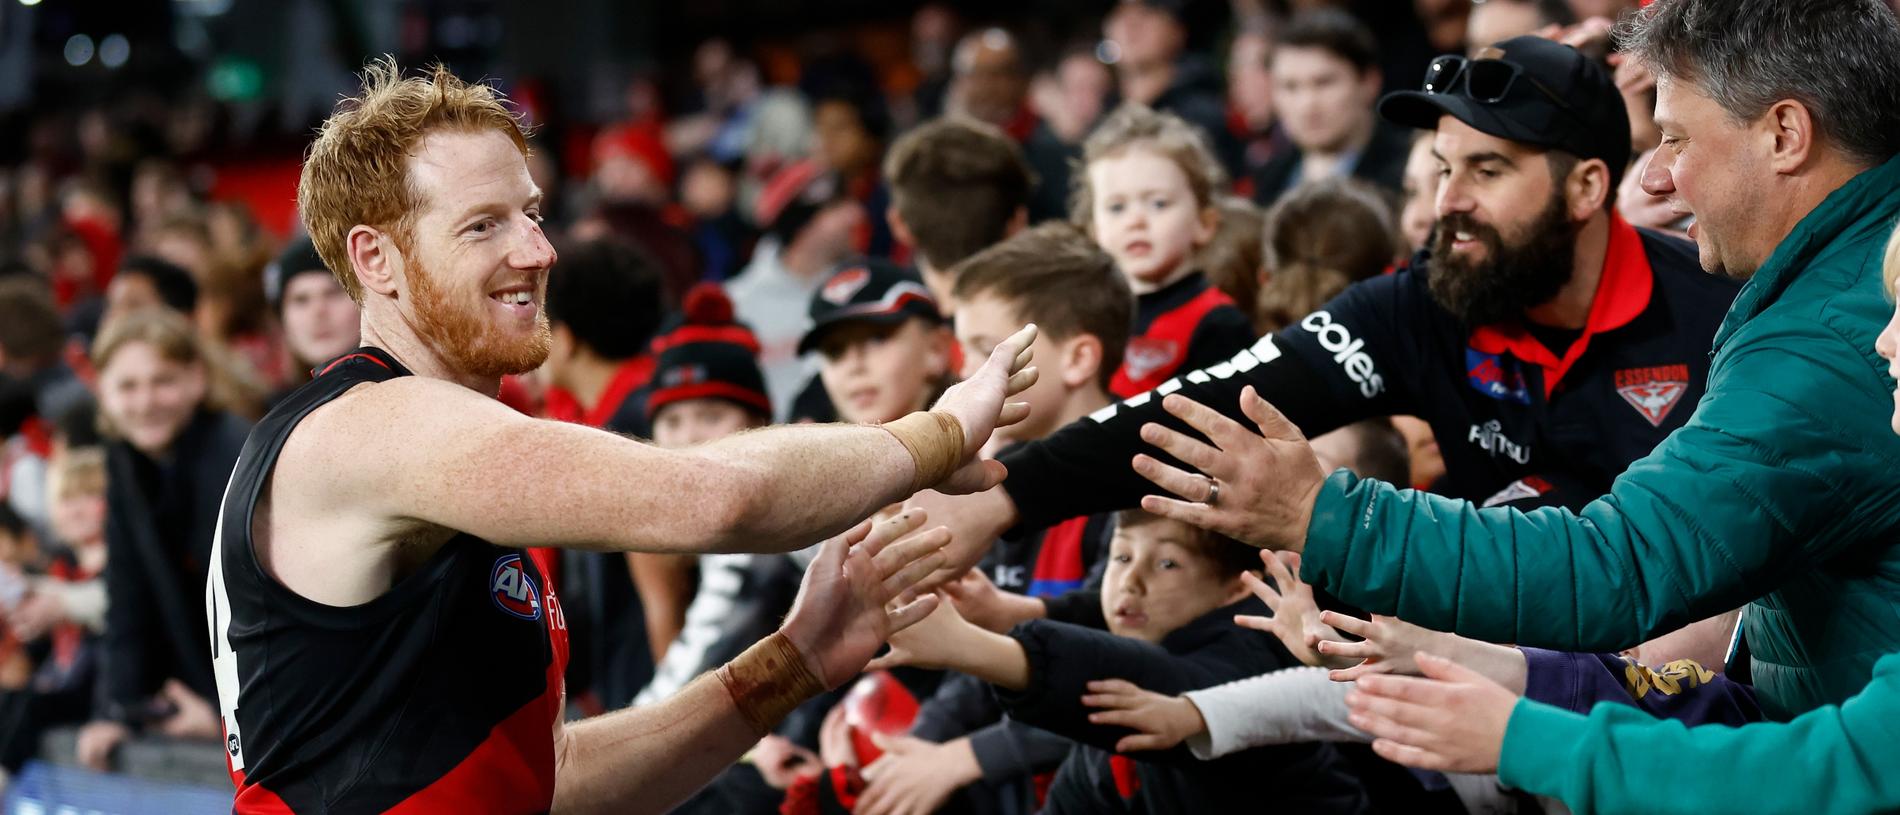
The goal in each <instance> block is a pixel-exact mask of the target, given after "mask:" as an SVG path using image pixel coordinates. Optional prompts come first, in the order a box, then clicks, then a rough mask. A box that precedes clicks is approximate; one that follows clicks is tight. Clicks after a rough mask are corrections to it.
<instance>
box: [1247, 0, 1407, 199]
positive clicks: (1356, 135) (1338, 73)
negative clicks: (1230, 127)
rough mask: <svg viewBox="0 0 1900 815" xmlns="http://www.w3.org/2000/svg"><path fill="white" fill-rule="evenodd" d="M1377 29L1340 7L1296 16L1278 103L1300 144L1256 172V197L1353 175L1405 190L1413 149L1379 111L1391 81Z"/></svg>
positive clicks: (1285, 32) (1274, 62)
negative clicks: (1383, 66) (1387, 81)
mask: <svg viewBox="0 0 1900 815" xmlns="http://www.w3.org/2000/svg"><path fill="white" fill-rule="evenodd" d="M1378 60H1379V50H1378V44H1377V42H1376V41H1375V40H1374V39H1373V36H1372V32H1370V31H1368V30H1367V29H1366V27H1365V25H1364V24H1362V23H1360V22H1359V21H1358V20H1357V19H1355V18H1353V16H1352V15H1350V14H1347V13H1346V12H1344V11H1340V10H1338V9H1315V10H1312V11H1307V12H1302V13H1301V14H1299V15H1297V16H1295V17H1294V18H1293V19H1292V20H1291V21H1290V22H1288V23H1287V26H1286V27H1285V28H1283V29H1281V31H1280V32H1279V35H1278V36H1277V37H1276V38H1275V42H1274V48H1273V56H1272V58H1271V62H1270V66H1271V69H1272V74H1273V86H1274V87H1273V105H1274V109H1275V112H1276V113H1277V114H1278V115H1279V121H1280V125H1281V127H1283V128H1285V130H1286V134H1287V138H1288V139H1290V140H1291V141H1292V142H1293V149H1291V150H1287V151H1285V152H1283V153H1281V154H1280V155H1278V156H1276V157H1274V159H1273V160H1272V161H1270V162H1268V163H1267V164H1265V165H1263V166H1262V167H1261V168H1260V169H1259V170H1257V171H1256V172H1255V173H1254V177H1253V181H1254V184H1253V187H1254V199H1255V200H1257V201H1259V202H1260V203H1261V204H1262V205H1267V204H1272V203H1273V202H1274V201H1275V200H1276V199H1278V198H1279V197H1280V196H1281V195H1283V194H1285V193H1286V192H1287V191H1289V190H1291V189H1293V188H1295V187H1298V186H1299V185H1300V184H1301V183H1303V182H1307V181H1314V180H1318V179H1322V178H1335V177H1340V176H1352V177H1354V178H1359V179H1362V180H1365V181H1369V182H1372V183H1373V184H1376V185H1378V186H1379V187H1381V188H1384V189H1387V190H1390V191H1392V193H1393V194H1395V195H1396V194H1397V193H1398V191H1399V186H1400V183H1401V181H1402V180H1403V179H1404V175H1405V158H1406V154H1407V152H1408V150H1409V149H1410V147H1411V141H1410V139H1408V138H1407V136H1406V134H1404V133H1403V132H1400V131H1399V130H1397V129H1395V128H1390V127H1386V126H1384V125H1382V124H1381V123H1380V122H1379V120H1378V117H1377V116H1375V115H1374V114H1373V109H1372V103H1373V101H1374V100H1375V99H1377V98H1378V95H1379V88H1380V85H1381V83H1382V82H1383V81H1384V79H1383V75H1382V73H1381V72H1380V70H1379V62H1378Z"/></svg>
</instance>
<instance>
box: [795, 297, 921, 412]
mask: <svg viewBox="0 0 1900 815" xmlns="http://www.w3.org/2000/svg"><path fill="white" fill-rule="evenodd" d="M810 314H811V322H812V327H811V330H810V331H808V332H806V333H805V337H804V338H803V339H801V340H799V343H798V353H799V354H800V355H803V354H807V353H810V352H812V351H817V352H818V354H819V357H820V360H819V366H818V376H819V380H820V381H821V382H823V383H824V389H825V395H826V396H827V397H828V398H829V399H830V401H831V404H832V405H833V407H834V408H835V409H836V411H837V417H838V419H839V420H840V421H846V422H888V421H893V420H895V419H897V418H898V417H901V416H903V415H904V414H906V413H909V412H911V411H914V410H923V409H924V408H926V407H929V406H930V403H931V402H932V401H933V400H935V399H936V398H937V395H938V394H940V393H942V392H943V389H944V388H945V387H946V386H948V384H949V382H948V378H949V376H950V373H951V372H950V356H951V338H950V333H949V332H948V331H947V330H945V328H944V321H943V316H942V315H941V314H940V313H939V312H938V310H937V301H936V299H935V298H933V297H931V296H930V292H929V290H927V289H925V288H924V284H923V281H921V280H918V279H917V278H916V276H914V275H912V274H911V273H909V272H907V271H905V270H903V269H900V268H898V267H896V266H893V265H891V264H889V263H887V262H884V261H879V260H866V261H864V262H861V263H851V264H846V265H845V266H843V267H841V268H840V269H839V270H838V271H836V272H834V273H832V275H831V277H830V278H828V279H826V280H825V283H824V285H822V286H819V287H818V292H817V293H816V294H815V295H813V296H812V299H811V310H810Z"/></svg>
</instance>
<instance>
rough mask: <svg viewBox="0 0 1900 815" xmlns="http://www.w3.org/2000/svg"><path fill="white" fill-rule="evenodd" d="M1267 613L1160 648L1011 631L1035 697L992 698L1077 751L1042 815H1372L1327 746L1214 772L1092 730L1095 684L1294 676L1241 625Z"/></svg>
mask: <svg viewBox="0 0 1900 815" xmlns="http://www.w3.org/2000/svg"><path fill="white" fill-rule="evenodd" d="M1267 613H1268V612H1267V607H1266V605H1265V604H1264V603H1261V602H1260V601H1259V600H1256V599H1254V598H1251V597H1249V598H1247V599H1246V600H1243V601H1241V602H1239V603H1235V604H1232V605H1228V606H1224V607H1221V608H1217V609H1215V610H1213V611H1210V612H1208V613H1206V614H1203V615H1201V616H1200V617H1197V618H1195V619H1194V620H1193V621H1192V622H1189V623H1188V624H1187V625H1184V626H1182V627H1180V628H1179V629H1176V630H1175V631H1173V632H1171V633H1169V634H1168V635H1167V636H1166V637H1163V638H1162V640H1161V642H1160V644H1159V645H1157V644H1154V643H1148V642H1143V641H1141V640H1136V639H1131V638H1128V637H1118V636H1115V635H1114V634H1110V633H1108V632H1106V631H1096V630H1093V629H1087V628H1082V627H1079V626H1074V625H1068V624H1064V623H1057V622H1050V621H1048V620H1032V621H1030V622H1027V623H1023V624H1022V625H1018V626H1016V628H1015V630H1013V631H1011V632H1010V636H1011V637H1012V638H1014V639H1015V640H1016V641H1017V642H1019V643H1021V644H1022V646H1023V653H1024V655H1025V656H1026V657H1027V658H1028V661H1029V686H1028V687H1027V688H1026V689H1024V690H1022V691H1007V690H1003V689H1001V688H997V689H996V695H997V698H998V699H999V700H1001V701H1002V703H1003V707H1004V709H1005V710H1007V711H1008V712H1009V715H1010V716H1012V717H1014V718H1015V719H1017V720H1019V721H1022V722H1024V723H1025V724H1030V725H1034V726H1036V727H1041V728H1044V729H1046V730H1049V731H1050V732H1053V733H1058V734H1061V735H1063V736H1066V737H1068V738H1071V739H1074V740H1076V741H1077V742H1079V744H1078V745H1077V746H1076V748H1075V749H1074V750H1073V751H1071V752H1070V753H1069V757H1068V759H1067V760H1065V761H1064V762H1063V764H1062V768H1061V769H1060V770H1059V771H1057V773H1056V779H1055V782H1054V783H1053V784H1052V785H1051V786H1050V789H1049V798H1048V801H1047V803H1046V807H1045V808H1044V809H1043V812H1044V813H1049V815H1057V814H1059V813H1091V814H1093V813H1118V812H1119V813H1144V814H1146V815H1158V814H1159V813H1176V812H1179V813H1200V812H1250V811H1259V810H1262V809H1265V810H1269V811H1276V812H1315V813H1357V812H1363V811H1365V810H1366V807H1367V805H1368V802H1367V800H1366V797H1365V794H1364V793H1363V792H1362V791H1361V790H1360V785H1359V783H1358V780H1357V779H1356V778H1355V776H1354V775H1353V773H1352V772H1351V770H1350V769H1348V766H1347V764H1346V763H1345V760H1344V759H1343V758H1341V757H1340V755H1339V754H1338V753H1337V752H1336V751H1334V749H1333V747H1332V746H1331V745H1328V744H1324V743H1310V744H1287V745H1279V746H1274V747H1256V748H1254V749H1251V750H1243V751H1241V752H1239V753H1235V754H1233V755H1230V756H1226V757H1224V758H1220V759H1217V760H1214V761H1201V760H1199V759H1196V758H1195V757H1194V756H1193V755H1192V754H1191V753H1189V752H1188V750H1187V748H1186V747H1184V746H1179V745H1177V746H1176V747H1174V748H1173V749H1170V750H1161V751H1141V752H1134V753H1128V754H1125V755H1124V754H1121V753H1116V752H1114V749H1115V743H1116V742H1117V741H1119V740H1120V739H1121V738H1122V737H1124V736H1127V735H1129V734H1130V733H1132V732H1133V731H1131V730H1129V729H1128V728H1125V727H1119V726H1113V725H1101V724H1095V723H1093V722H1090V721H1089V719H1088V716H1089V714H1090V713H1093V712H1095V709H1094V708H1090V707H1087V706H1086V705H1083V704H1082V696H1083V695H1084V694H1086V693H1087V692H1088V683H1089V682H1091V681H1094V680H1098V679H1125V680H1128V681H1129V682H1132V683H1134V684H1135V685H1137V686H1139V687H1142V688H1145V689H1147V690H1150V691H1154V692H1155V693H1160V694H1164V695H1168V696H1175V695H1179V694H1182V693H1186V692H1188V691H1191V690H1199V689H1202V688H1209V687H1213V686H1215V685H1219V684H1222V683H1225V682H1231V681H1234V680H1236V679H1243V678H1246V677H1249V676H1255V675H1258V674H1262V673H1267V672H1270V671H1277V670H1280V669H1283V668H1288V667H1292V666H1294V665H1297V664H1298V662H1296V661H1295V660H1294V659H1293V656H1292V655H1291V654H1288V653H1287V651H1286V649H1285V648H1283V647H1281V645H1280V643H1279V642H1278V641H1277V640H1275V639H1274V638H1273V637H1272V636H1269V635H1267V634H1262V633H1260V632H1258V631H1252V630H1249V629H1245V628H1241V627H1239V626H1237V625H1234V615H1235V614H1267ZM1263 804H1270V806H1265V807H1263V806H1262V805H1263Z"/></svg>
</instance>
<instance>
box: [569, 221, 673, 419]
mask: <svg viewBox="0 0 1900 815" xmlns="http://www.w3.org/2000/svg"><path fill="white" fill-rule="evenodd" d="M547 302H548V306H547V308H548V323H549V326H550V329H551V330H552V332H553V341H552V344H551V345H550V347H549V353H548V361H547V367H546V368H545V370H546V372H547V374H548V379H549V385H550V387H549V388H548V407H547V410H548V417H549V418H552V419H559V420H562V421H571V422H579V423H581V424H585V425H589V426H592V427H600V428H605V429H607V430H612V431H614V432H616V433H628V434H632V435H636V436H642V437H645V436H649V435H652V434H651V432H650V429H649V427H648V425H647V415H646V413H647V411H646V408H645V406H644V402H643V400H641V399H640V398H638V397H637V396H636V393H637V392H638V391H639V390H640V389H641V388H642V387H644V386H645V385H646V384H647V379H648V378H649V377H651V376H652V374H653V358H652V357H651V356H648V355H645V354H643V353H642V352H643V351H645V350H646V345H647V342H648V340H650V339H652V337H653V333H654V330H655V329H657V328H658V327H659V324H660V313H661V303H660V271H659V267H658V266H657V265H655V264H654V263H653V261H652V260H651V259H649V258H648V257H647V256H646V255H644V254H642V253H641V252H640V250H638V249H635V248H634V247H632V246H630V245H627V244H624V243H620V242H618V241H612V240H599V241H591V242H587V243H582V244H579V245H577V246H570V247H567V248H566V249H564V250H562V252H561V263H559V264H558V265H556V266H555V267H554V268H553V269H551V270H550V271H549V273H548V300H547Z"/></svg>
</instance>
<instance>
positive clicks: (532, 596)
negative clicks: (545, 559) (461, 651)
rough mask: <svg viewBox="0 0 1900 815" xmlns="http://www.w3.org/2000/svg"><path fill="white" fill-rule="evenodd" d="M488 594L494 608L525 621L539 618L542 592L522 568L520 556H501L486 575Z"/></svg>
mask: <svg viewBox="0 0 1900 815" xmlns="http://www.w3.org/2000/svg"><path fill="white" fill-rule="evenodd" d="M488 594H489V596H490V597H491V598H493V599H494V601H495V607H496V608H499V609H501V610H502V611H505V612H508V613H509V614H512V615H514V616H516V617H520V618H521V619H524V620H539V619H541V590H540V588H539V587H537V586H535V584H534V576H533V575H531V574H529V573H528V570H527V569H526V568H523V566H522V563H521V556H520V555H504V556H502V557H501V558H500V559H498V560H496V561H495V568H494V569H492V570H490V571H489V573H488Z"/></svg>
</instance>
